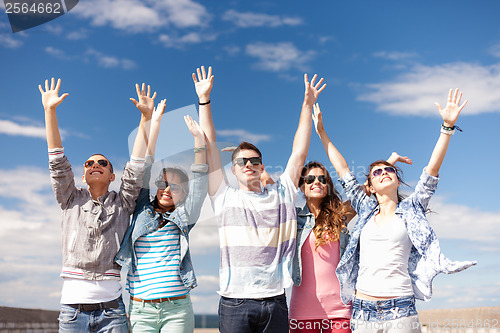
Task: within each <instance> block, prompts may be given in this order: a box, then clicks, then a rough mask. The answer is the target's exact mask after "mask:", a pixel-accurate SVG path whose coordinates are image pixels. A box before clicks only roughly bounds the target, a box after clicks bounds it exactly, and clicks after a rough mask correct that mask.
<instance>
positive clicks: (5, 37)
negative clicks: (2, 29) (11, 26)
mask: <svg viewBox="0 0 500 333" xmlns="http://www.w3.org/2000/svg"><path fill="white" fill-rule="evenodd" d="M22 45H23V41H22V40H20V39H19V38H15V37H13V35H11V34H7V33H3V34H0V46H2V47H6V48H8V49H16V48H18V47H21V46H22Z"/></svg>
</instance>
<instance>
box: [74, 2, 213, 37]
mask: <svg viewBox="0 0 500 333" xmlns="http://www.w3.org/2000/svg"><path fill="white" fill-rule="evenodd" d="M71 13H74V14H75V15H78V16H80V17H83V18H86V19H90V20H91V22H92V24H93V25H96V26H104V25H110V26H112V27H113V28H115V29H120V30H126V31H128V32H146V31H156V30H158V29H159V28H160V27H163V26H167V25H173V26H174V27H177V28H189V27H203V26H205V25H206V24H207V22H208V21H209V20H210V15H209V14H208V13H207V11H206V9H205V7H204V6H203V5H201V4H199V3H196V2H194V1H192V0H150V1H140V0H88V1H80V2H79V3H78V6H76V7H75V9H73V10H72V11H71Z"/></svg>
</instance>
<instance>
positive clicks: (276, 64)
mask: <svg viewBox="0 0 500 333" xmlns="http://www.w3.org/2000/svg"><path fill="white" fill-rule="evenodd" d="M245 51H246V54H248V55H249V56H252V57H255V58H257V59H259V62H258V63H257V64H256V65H255V66H256V67H257V68H258V69H261V70H265V71H271V72H279V71H285V70H289V69H291V68H295V69H298V70H301V71H304V70H306V67H307V63H308V62H309V61H311V60H312V58H313V57H314V55H315V54H316V52H314V51H307V52H303V51H301V50H299V49H297V48H296V47H295V45H293V44H292V43H290V42H281V43H276V44H272V43H264V42H257V43H253V44H249V45H247V46H246V50H245Z"/></svg>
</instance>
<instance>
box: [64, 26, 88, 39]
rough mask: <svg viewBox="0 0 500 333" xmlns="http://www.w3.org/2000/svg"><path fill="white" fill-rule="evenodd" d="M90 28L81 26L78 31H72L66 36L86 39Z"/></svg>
mask: <svg viewBox="0 0 500 333" xmlns="http://www.w3.org/2000/svg"><path fill="white" fill-rule="evenodd" d="M88 34H89V32H88V30H87V29H84V28H81V29H79V30H76V31H70V32H68V33H67V34H66V38H67V39H69V40H81V39H86V38H87V37H88Z"/></svg>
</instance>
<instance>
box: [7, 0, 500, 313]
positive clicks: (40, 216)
mask: <svg viewBox="0 0 500 333" xmlns="http://www.w3.org/2000/svg"><path fill="white" fill-rule="evenodd" d="M0 7H1V8H0V9H1V12H2V13H1V14H0V59H1V60H2V61H1V63H0V73H1V79H0V99H1V100H2V103H1V104H0V140H1V143H2V144H1V148H0V149H1V153H2V155H3V156H4V161H5V163H4V164H3V166H1V167H0V290H2V291H3V292H2V296H3V297H2V301H1V304H0V305H6V306H19V307H36V308H46V309H57V308H58V303H59V297H60V289H61V285H62V282H61V279H60V278H59V276H58V275H59V270H60V263H61V254H60V252H61V251H60V212H59V208H58V206H57V205H56V203H55V200H54V198H53V194H52V192H51V189H50V180H49V177H48V171H47V154H46V148H47V146H46V141H45V129H44V114H43V108H42V105H41V99H40V93H39V91H38V88H37V86H38V84H41V83H42V82H43V80H44V79H46V78H50V77H52V76H54V77H56V78H57V77H60V78H62V85H61V93H64V92H68V93H69V96H68V97H67V98H66V100H65V101H64V102H63V104H61V106H60V107H59V108H58V118H59V126H60V128H61V130H62V133H63V145H64V147H65V149H66V154H67V155H68V157H69V159H70V161H71V162H72V164H73V165H74V171H75V176H76V178H77V179H79V178H80V177H81V173H82V167H81V165H82V163H83V162H84V161H85V160H86V159H87V157H88V156H89V155H91V154H92V153H95V152H101V153H103V154H105V155H106V156H108V157H109V158H110V159H111V161H112V162H113V164H114V165H115V169H116V170H118V171H119V172H118V175H121V171H120V170H121V169H122V168H123V166H124V163H125V162H126V161H127V160H128V156H129V155H128V154H129V150H128V149H129V147H128V137H129V135H130V133H131V132H132V131H133V130H134V128H135V127H136V126H137V124H138V121H139V113H138V110H137V109H136V108H135V107H134V105H133V104H132V103H131V102H130V101H129V98H130V97H136V96H134V94H135V88H134V85H135V83H141V82H147V83H149V84H151V86H152V88H153V90H155V91H157V92H158V98H157V102H158V101H159V100H160V99H163V98H166V99H167V108H166V110H167V111H171V113H170V115H169V117H166V118H165V119H168V120H165V121H164V126H163V127H162V136H161V137H160V141H159V143H158V151H159V154H160V155H161V156H160V157H162V158H163V157H165V158H166V157H169V156H172V155H174V154H176V153H178V152H180V151H182V150H186V149H189V147H191V145H192V138H191V137H190V135H189V133H188V131H187V129H185V125H184V123H183V122H182V118H181V116H182V115H183V114H184V113H189V114H192V115H196V111H195V107H196V106H193V104H195V103H196V101H197V98H196V94H195V91H194V87H193V82H192V79H191V73H192V72H193V71H194V70H195V68H196V67H198V66H201V65H205V66H208V65H211V66H213V68H214V74H215V83H214V88H213V91H212V96H211V99H212V110H213V117H214V122H215V126H216V129H217V131H218V138H219V140H220V141H223V142H227V143H235V142H239V141H240V140H242V139H245V140H248V141H251V142H254V143H256V144H257V145H258V146H259V147H260V148H261V150H262V152H263V155H264V164H265V165H266V167H267V169H268V171H270V172H271V173H279V172H280V170H283V168H284V166H285V165H286V161H287V159H288V157H289V154H290V152H291V143H292V139H293V135H294V132H295V130H296V127H297V123H298V118H299V113H300V107H301V103H302V98H303V89H304V86H303V81H302V77H303V74H304V73H306V72H307V73H309V74H310V75H312V74H314V73H318V75H320V76H322V77H324V78H325V82H326V83H327V85H328V86H327V88H326V89H325V90H324V91H323V92H322V93H321V95H320V97H319V99H318V102H319V103H320V106H321V109H322V111H323V116H324V119H325V127H326V129H327V132H328V133H329V135H330V137H331V139H332V140H333V141H334V143H335V144H336V145H337V147H338V148H339V150H340V151H341V152H342V153H343V154H344V156H345V157H346V160H347V161H348V163H349V164H350V166H351V167H352V168H353V170H354V171H355V172H356V173H357V174H359V175H360V176H361V173H362V172H363V171H364V170H365V168H366V167H367V166H368V165H369V164H370V163H371V162H372V161H373V160H376V159H380V158H386V157H388V156H389V155H390V153H391V152H392V151H397V152H399V153H400V154H402V155H407V156H410V157H411V158H412V159H413V161H414V164H413V166H403V171H404V175H405V180H406V182H407V183H408V184H410V185H415V183H416V181H417V180H418V177H419V176H420V173H421V171H422V168H423V167H424V166H425V165H426V164H427V162H428V160H429V157H430V154H431V151H432V149H433V147H434V144H435V142H436V140H437V137H438V135H439V126H440V118H439V115H438V112H437V109H436V107H435V106H434V102H436V101H437V102H440V103H441V104H442V105H444V104H445V102H446V97H447V93H448V90H449V89H450V88H457V87H458V88H460V89H461V90H462V91H463V92H464V98H467V99H469V104H468V105H467V107H466V108H465V109H464V111H463V113H462V115H461V117H460V118H459V120H458V122H457V124H458V125H459V126H460V127H461V128H462V129H463V130H464V132H463V133H457V134H456V135H455V136H454V137H453V138H452V142H451V145H450V149H449V151H448V155H447V156H446V159H445V162H444V164H443V167H442V168H441V181H440V184H439V187H438V191H437V192H436V194H435V196H434V198H433V199H432V201H431V205H432V207H431V208H432V209H433V210H434V211H435V212H436V213H435V214H433V215H431V217H430V221H431V223H432V225H433V227H434V228H435V230H436V232H437V234H438V236H439V238H440V241H441V246H442V248H443V251H444V253H445V255H447V256H448V257H449V258H451V259H455V260H477V261H478V265H477V266H475V267H473V268H471V269H469V270H467V271H465V272H461V273H458V274H455V275H449V276H444V275H440V276H438V277H437V278H436V279H435V281H434V298H433V299H432V301H430V302H428V303H423V302H419V304H418V307H419V308H420V309H434V308H457V307H476V306H494V305H499V304H500V282H499V281H500V264H499V263H498V254H499V253H500V245H499V244H498V239H499V238H500V231H499V230H500V229H499V228H498V226H499V225H500V207H499V204H498V194H497V188H496V185H495V183H496V182H495V179H496V177H497V176H498V174H499V171H500V167H499V165H500V157H499V156H498V147H497V146H498V144H499V143H500V131H499V130H498V125H499V124H500V113H499V112H500V24H499V23H498V13H499V12H500V3H499V2H498V1H493V0H490V1H481V2H471V1H462V0H459V1H439V2H436V1H418V2H417V1H413V2H410V1H396V0H387V1H350V2H348V1H316V2H314V3H311V2H303V1H302V2H298V1H251V2H249V1H195V0H147V1H139V0H82V1H80V3H79V4H78V5H77V6H76V7H75V8H74V9H73V10H71V11H70V12H69V13H67V14H65V15H64V16H62V17H60V18H58V19H56V20H54V21H52V22H49V23H47V24H44V25H41V26H39V27H36V28H33V29H30V30H27V31H24V32H20V33H16V34H13V33H12V32H11V30H10V26H9V22H8V19H7V15H6V14H4V12H5V10H4V8H3V4H0ZM184 107H186V108H185V109H181V108H184ZM179 109H181V110H179ZM226 158H227V157H226ZM308 159H310V160H311V159H313V160H319V161H321V162H323V163H325V164H327V159H326V156H325V153H324V151H323V148H322V146H321V143H320V141H319V139H318V138H317V137H316V134H315V133H313V138H312V140H311V147H310V151H309V157H308ZM327 165H329V164H327ZM78 182H79V183H80V184H81V182H80V181H79V180H78ZM117 185H118V184H114V185H113V186H115V187H116V186H117ZM191 246H192V248H193V250H192V251H193V257H194V258H193V259H194V265H195V269H196V273H197V275H198V280H199V287H198V288H196V289H195V290H193V292H192V298H193V302H194V307H195V312H197V313H216V311H217V301H218V296H217V294H216V290H217V287H218V262H219V260H218V236H217V228H216V222H215V220H214V218H213V215H212V212H211V209H210V207H209V205H205V207H204V209H203V217H202V218H201V219H200V221H199V225H198V226H197V227H195V229H194V230H193V232H192V235H191Z"/></svg>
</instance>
